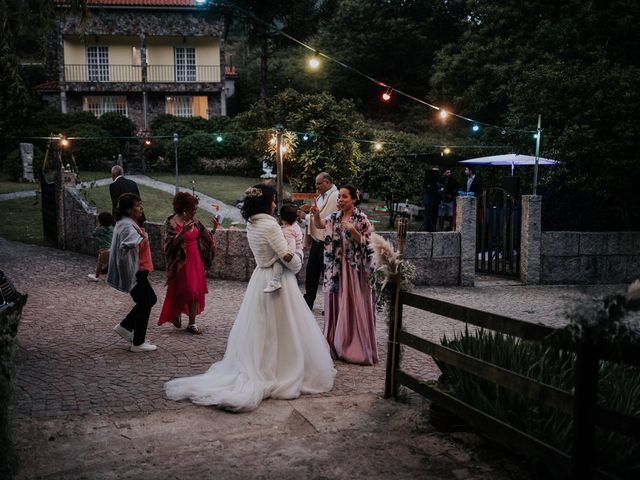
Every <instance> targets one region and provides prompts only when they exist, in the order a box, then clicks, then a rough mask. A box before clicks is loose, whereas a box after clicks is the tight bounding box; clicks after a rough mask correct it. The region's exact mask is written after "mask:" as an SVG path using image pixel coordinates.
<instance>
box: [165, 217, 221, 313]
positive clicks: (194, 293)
mask: <svg viewBox="0 0 640 480" xmlns="http://www.w3.org/2000/svg"><path fill="white" fill-rule="evenodd" d="M181 230H182V226H181V225H176V232H180V231H181ZM199 233H200V232H199V231H198V229H197V228H196V227H195V226H194V227H193V228H192V229H191V230H190V231H188V232H187V233H186V234H185V235H184V247H185V251H186V253H187V258H186V261H185V264H184V267H183V268H181V269H179V270H178V271H177V272H176V276H175V277H174V278H173V279H171V280H170V281H169V284H168V286H167V295H166V296H165V298H164V304H163V305H162V312H161V313H160V319H159V320H158V325H162V324H163V323H167V322H173V320H174V319H175V318H176V317H177V316H178V315H179V314H180V313H184V314H185V315H189V304H190V303H193V302H197V303H198V310H197V311H196V314H197V315H199V314H200V313H202V311H203V310H204V296H205V295H206V294H207V293H209V289H208V288H207V279H206V276H205V273H204V265H203V263H202V259H201V258H200V251H199V250H198V234H199Z"/></svg>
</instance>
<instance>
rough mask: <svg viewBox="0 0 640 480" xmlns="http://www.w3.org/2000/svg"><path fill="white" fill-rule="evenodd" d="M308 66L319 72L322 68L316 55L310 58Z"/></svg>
mask: <svg viewBox="0 0 640 480" xmlns="http://www.w3.org/2000/svg"><path fill="white" fill-rule="evenodd" d="M308 64H309V68H310V69H311V70H317V69H318V68H320V59H319V58H318V56H317V55H315V54H314V55H313V57H311V58H309V62H308Z"/></svg>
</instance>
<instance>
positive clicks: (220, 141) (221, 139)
mask: <svg viewBox="0 0 640 480" xmlns="http://www.w3.org/2000/svg"><path fill="white" fill-rule="evenodd" d="M223 140H224V138H222V135H218V136H217V137H216V142H218V143H222V141H223Z"/></svg>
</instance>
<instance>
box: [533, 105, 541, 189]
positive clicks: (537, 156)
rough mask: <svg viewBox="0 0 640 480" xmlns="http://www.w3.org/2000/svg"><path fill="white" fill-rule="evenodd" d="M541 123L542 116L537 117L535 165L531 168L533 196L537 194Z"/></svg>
mask: <svg viewBox="0 0 640 480" xmlns="http://www.w3.org/2000/svg"><path fill="white" fill-rule="evenodd" d="M541 123H542V115H538V134H537V135H536V163H535V166H534V167H533V194H534V195H537V194H538V158H539V157H540V137H542V131H541V130H540V124H541Z"/></svg>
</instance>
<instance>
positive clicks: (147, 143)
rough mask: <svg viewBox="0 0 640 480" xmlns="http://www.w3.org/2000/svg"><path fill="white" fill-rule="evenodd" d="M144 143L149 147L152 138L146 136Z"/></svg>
mask: <svg viewBox="0 0 640 480" xmlns="http://www.w3.org/2000/svg"><path fill="white" fill-rule="evenodd" d="M144 145H145V146H146V147H148V146H149V145H151V139H150V138H145V139H144Z"/></svg>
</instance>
